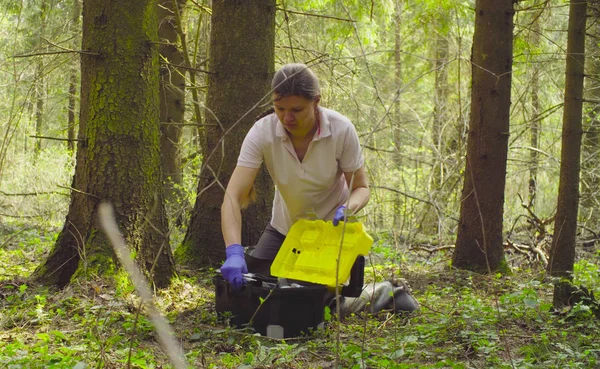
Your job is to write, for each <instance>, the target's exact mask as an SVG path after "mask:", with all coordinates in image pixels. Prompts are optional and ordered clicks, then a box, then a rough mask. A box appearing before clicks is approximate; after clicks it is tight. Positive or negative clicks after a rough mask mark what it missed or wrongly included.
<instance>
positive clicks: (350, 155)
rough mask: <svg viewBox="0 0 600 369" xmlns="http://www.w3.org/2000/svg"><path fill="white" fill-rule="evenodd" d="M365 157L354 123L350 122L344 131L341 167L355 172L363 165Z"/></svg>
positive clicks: (346, 170) (345, 170) (343, 169)
mask: <svg viewBox="0 0 600 369" xmlns="http://www.w3.org/2000/svg"><path fill="white" fill-rule="evenodd" d="M364 163H365V159H364V157H363V155H362V148H361V147H360V142H359V140H358V134H357V133H356V129H355V128H354V125H352V124H349V125H348V126H347V128H346V130H345V133H344V145H343V149H342V155H341V157H340V168H341V169H342V171H344V172H354V171H356V170H358V169H359V168H360V167H362V166H363V164H364Z"/></svg>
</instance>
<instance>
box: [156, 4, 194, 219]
mask: <svg viewBox="0 0 600 369" xmlns="http://www.w3.org/2000/svg"><path fill="white" fill-rule="evenodd" d="M185 2H186V0H178V6H176V5H175V2H174V1H173V0H161V1H160V5H159V8H158V9H159V12H158V19H159V27H158V37H159V40H160V46H159V52H160V56H161V59H162V61H163V62H164V61H166V62H168V64H167V63H163V64H162V65H161V68H160V123H161V126H160V131H161V136H160V146H161V159H162V167H163V173H164V178H165V199H166V201H167V204H168V205H169V208H171V209H173V210H180V208H181V207H182V201H183V200H184V195H183V193H182V186H183V168H182V166H181V149H180V145H181V137H182V131H183V125H181V123H184V113H185V69H183V68H181V67H178V66H184V65H185V64H186V63H185V58H184V55H183V52H182V51H181V49H180V48H179V47H178V42H179V41H180V37H179V33H178V28H179V27H178V26H177V21H178V18H177V15H176V12H177V11H178V9H183V7H184V5H185ZM190 73H193V72H190ZM178 215H179V216H178V217H177V218H178V220H181V215H182V214H181V212H179V214H178Z"/></svg>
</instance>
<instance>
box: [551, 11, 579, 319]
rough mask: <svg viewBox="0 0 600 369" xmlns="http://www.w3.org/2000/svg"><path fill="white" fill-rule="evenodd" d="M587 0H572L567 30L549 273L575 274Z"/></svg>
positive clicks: (558, 299) (559, 293)
mask: <svg viewBox="0 0 600 369" xmlns="http://www.w3.org/2000/svg"><path fill="white" fill-rule="evenodd" d="M586 12H587V0H577V1H571V3H570V6H569V29H568V31H567V64H566V78H565V98H564V109H563V129H562V140H561V155H560V159H561V160H560V179H559V185H558V204H557V208H556V217H555V221H554V222H555V223H554V235H553V237H552V246H551V249H550V260H549V262H548V273H549V274H550V275H552V276H555V277H561V278H565V279H571V278H572V272H573V264H574V262H575V240H576V235H577V213H578V211H577V210H578V209H577V208H578V206H579V176H580V156H581V140H582V133H583V132H582V115H583V111H582V108H583V81H584V62H585V32H586V18H587V16H586ZM567 296H568V294H566V293H564V285H561V284H560V283H557V284H556V286H555V298H554V307H555V308H559V307H561V306H563V305H568V298H566V297H567Z"/></svg>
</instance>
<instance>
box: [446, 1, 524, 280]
mask: <svg viewBox="0 0 600 369" xmlns="http://www.w3.org/2000/svg"><path fill="white" fill-rule="evenodd" d="M513 14H514V10H513V1H512V0H477V2H476V5H475V34H474V36H473V54H472V75H473V77H472V78H473V80H472V87H471V89H472V92H471V116H470V121H469V136H468V141H467V161H466V165H465V180H464V185H463V191H462V201H461V208H460V219H459V228H458V236H457V240H456V248H455V250H454V255H453V257H452V264H453V266H455V267H457V268H461V269H467V270H471V271H476V272H483V273H486V272H493V271H495V270H498V269H500V268H501V267H502V265H503V262H504V252H503V248H502V216H503V206H504V185H505V181H506V159H507V153H508V134H509V132H508V131H509V114H510V87H511V70H512V40H513V33H512V31H513Z"/></svg>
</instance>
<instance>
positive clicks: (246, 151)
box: [237, 124, 263, 168]
mask: <svg viewBox="0 0 600 369" xmlns="http://www.w3.org/2000/svg"><path fill="white" fill-rule="evenodd" d="M261 143H262V142H261V135H260V132H259V129H258V127H257V125H256V124H255V125H253V126H252V128H250V131H248V134H247V135H246V138H244V142H243V143H242V148H241V149H240V156H239V157H238V161H237V165H238V166H240V167H248V168H260V166H261V165H262V162H263V151H262V145H261Z"/></svg>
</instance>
